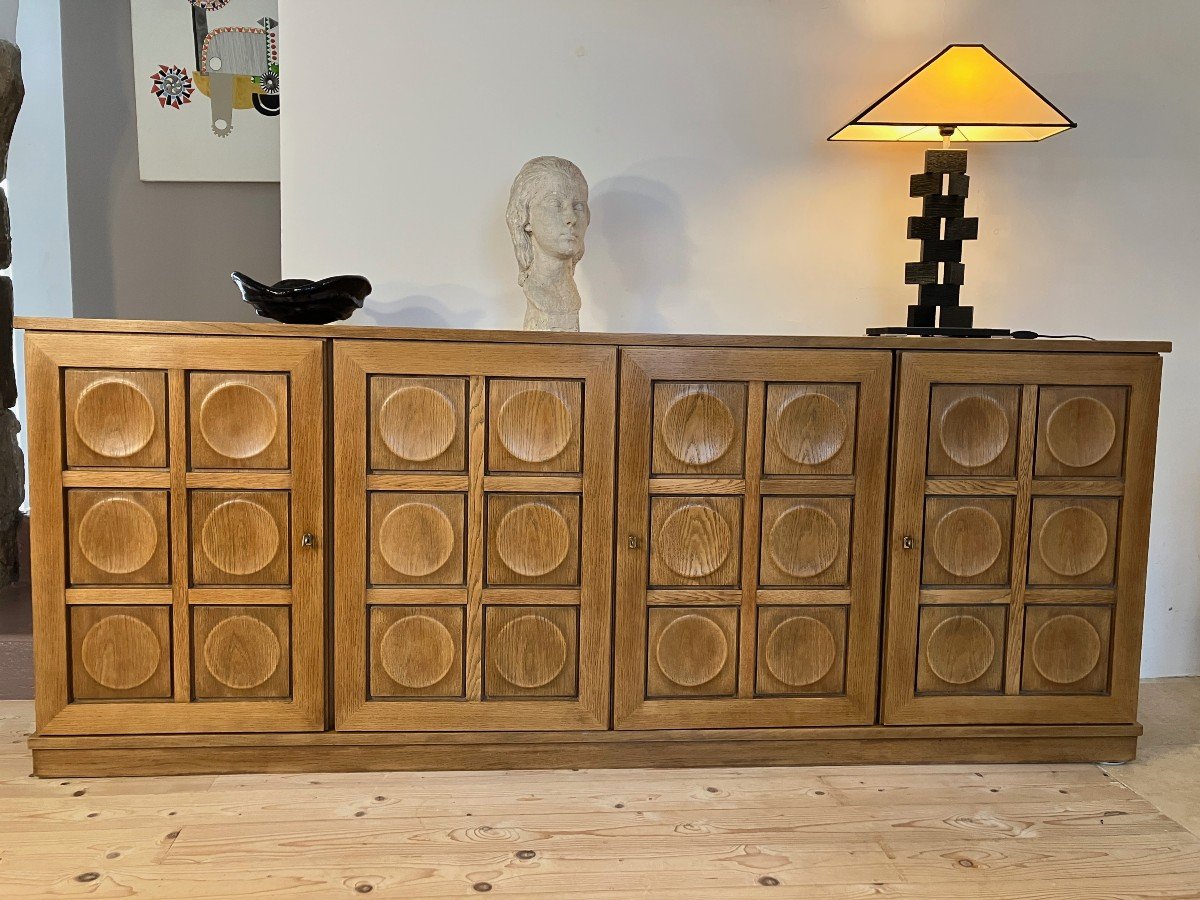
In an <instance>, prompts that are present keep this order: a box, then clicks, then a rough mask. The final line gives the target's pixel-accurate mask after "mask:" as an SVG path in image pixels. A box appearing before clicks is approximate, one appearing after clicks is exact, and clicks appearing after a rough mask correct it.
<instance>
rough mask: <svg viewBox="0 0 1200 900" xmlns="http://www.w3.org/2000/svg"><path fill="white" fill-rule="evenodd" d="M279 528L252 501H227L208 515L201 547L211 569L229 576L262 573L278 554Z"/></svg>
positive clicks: (265, 511)
mask: <svg viewBox="0 0 1200 900" xmlns="http://www.w3.org/2000/svg"><path fill="white" fill-rule="evenodd" d="M279 545H280V535H279V525H278V524H277V523H276V521H275V517H274V516H272V515H271V513H270V512H268V511H267V510H266V508H264V507H263V506H260V505H259V504H258V503H255V502H253V501H251V500H226V501H225V502H224V503H222V504H220V505H219V506H218V507H217V508H216V509H214V510H213V511H212V512H210V513H209V514H208V517H207V518H205V520H204V526H203V527H202V528H201V529H200V546H201V547H202V548H203V550H204V555H205V556H207V557H208V559H209V560H210V561H211V562H212V564H213V565H214V566H216V567H217V568H218V569H220V570H221V571H222V572H228V573H229V574H230V575H252V574H254V573H255V572H261V571H262V570H263V569H265V568H266V567H267V566H268V565H269V564H270V562H271V560H273V559H274V558H275V554H277V553H278V552H279Z"/></svg>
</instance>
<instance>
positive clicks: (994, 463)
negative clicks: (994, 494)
mask: <svg viewBox="0 0 1200 900" xmlns="http://www.w3.org/2000/svg"><path fill="white" fill-rule="evenodd" d="M1019 393H1020V392H1019V389H1018V388H1017V387H1016V386H1013V385H995V384H940V385H936V386H935V387H934V388H933V390H932V392H931V394H930V401H929V405H930V408H929V474H930V475H934V476H937V475H962V476H969V477H972V478H979V477H982V476H989V475H999V476H1008V477H1012V476H1013V475H1014V474H1015V473H1014V467H1015V464H1016V458H1017V456H1016V451H1017V428H1018V422H1017V404H1018V396H1019Z"/></svg>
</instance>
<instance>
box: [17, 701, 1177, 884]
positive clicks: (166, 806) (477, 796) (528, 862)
mask: <svg viewBox="0 0 1200 900" xmlns="http://www.w3.org/2000/svg"><path fill="white" fill-rule="evenodd" d="M14 707H15V708H16V710H14ZM28 708H29V707H28V704H13V703H8V704H2V705H0V835H2V836H3V837H2V838H0V840H3V842H4V848H5V852H4V856H3V858H0V878H2V879H3V883H4V886H5V892H6V895H12V896H18V897H19V896H27V895H28V896H46V895H47V894H50V893H53V892H58V893H79V892H88V891H90V892H94V893H96V894H97V895H104V894H105V893H111V894H117V895H124V896H135V897H138V896H162V895H163V894H164V893H168V894H171V895H176V896H191V897H211V898H221V900H224V898H227V897H231V896H255V895H256V894H259V895H263V896H270V895H271V894H277V895H278V894H282V895H285V896H306V895H313V896H334V895H338V894H345V893H366V890H365V889H366V888H368V887H369V888H371V891H370V893H374V894H383V895H391V894H395V895H398V896H439V895H444V896H462V895H463V894H464V893H468V894H475V893H479V892H480V891H479V890H475V889H474V887H473V886H474V885H477V884H478V885H481V886H482V885H484V884H488V885H492V886H493V887H492V890H491V891H490V893H492V894H512V895H517V896H531V895H538V894H542V895H546V896H554V897H585V896H586V897H593V896H612V897H620V896H628V895H631V894H637V895H641V894H645V893H649V894H651V895H652V896H653V895H662V896H677V897H684V896H686V897H702V898H708V897H713V898H727V897H753V896H761V895H762V892H763V889H764V884H763V883H761V882H760V879H764V878H768V879H773V880H774V881H778V882H779V884H778V885H771V886H774V887H777V888H778V890H779V891H780V892H782V894H783V895H792V894H795V895H800V896H822V897H847V898H849V897H858V898H869V897H880V896H885V897H886V896H894V897H913V898H915V897H925V898H928V897H958V896H965V897H997V898H999V897H1004V898H1022V900H1024V898H1038V900H1066V898H1078V897H1082V896H1086V897H1118V896H1119V897H1126V896H1145V895H1158V896H1166V897H1186V896H1188V895H1189V894H1194V893H1195V890H1194V885H1195V884H1196V883H1197V879H1198V877H1200V875H1198V873H1197V859H1196V847H1197V844H1198V841H1197V839H1196V837H1195V836H1194V835H1192V834H1190V833H1189V832H1188V831H1187V830H1186V829H1185V828H1184V827H1183V826H1182V825H1181V824H1180V823H1179V822H1178V821H1176V820H1174V819H1172V818H1170V817H1168V816H1167V815H1164V814H1163V812H1161V811H1160V810H1159V809H1158V808H1156V806H1155V805H1154V804H1152V803H1150V802H1148V801H1147V800H1146V799H1143V797H1142V796H1140V795H1139V793H1138V792H1135V791H1133V790H1130V789H1129V788H1128V787H1126V786H1125V785H1123V784H1122V783H1121V781H1120V780H1118V778H1117V777H1109V776H1108V775H1106V774H1105V773H1104V772H1102V771H1101V770H1100V769H1098V768H1097V767H1094V766H1082V765H1065V764H1062V763H1050V764H1044V765H1028V764H1026V765H987V766H983V765H981V764H979V763H973V764H971V765H950V764H939V765H930V764H925V765H911V766H902V765H895V764H890V765H860V766H857V767H855V768H841V767H830V766H813V767H808V768H792V769H786V770H780V769H758V768H754V767H751V766H750V765H749V763H748V760H752V759H759V758H771V757H773V756H776V755H783V754H784V752H785V751H784V749H782V748H779V747H778V742H779V741H780V738H779V737H775V738H770V739H767V740H765V741H759V742H758V743H759V744H761V746H758V747H756V746H753V745H750V744H751V743H752V742H749V741H743V742H741V743H740V744H739V745H738V746H736V747H733V746H729V745H728V743H727V742H728V734H726V735H725V737H724V738H723V739H714V740H712V741H711V746H708V745H706V747H704V748H700V749H701V751H705V752H707V751H713V752H714V753H715V754H716V755H715V757H714V761H713V762H711V763H709V762H706V761H705V759H704V756H705V752H697V750H696V747H695V744H694V742H690V740H691V739H690V738H684V739H682V740H681V739H678V738H675V737H670V736H668V735H667V734H665V733H660V734H659V735H658V737H660V738H661V739H660V740H658V741H651V742H650V743H648V744H644V745H643V746H642V747H640V748H638V749H636V751H635V750H632V749H627V748H626V746H624V745H628V744H629V743H630V737H629V736H628V735H616V736H615V737H617V738H619V739H620V740H617V741H615V742H614V743H615V744H616V745H617V746H618V747H620V749H619V750H617V749H610V750H608V751H602V752H601V753H597V752H595V751H594V750H593V749H592V748H590V747H589V748H586V752H587V757H588V758H590V759H592V760H593V761H597V760H600V759H602V758H603V757H604V756H605V755H608V756H616V755H623V756H624V757H625V758H626V759H627V760H632V759H634V758H638V757H640V758H643V759H650V758H652V757H653V758H657V759H675V758H677V757H678V756H680V755H681V754H682V753H683V751H685V750H690V751H691V753H690V761H689V762H688V763H687V764H688V765H689V766H691V768H684V769H677V770H672V769H670V768H664V767H661V765H660V767H659V768H654V769H637V768H625V769H621V770H614V771H604V770H597V769H585V770H584V771H576V772H563V771H533V770H524V771H522V770H513V769H512V768H511V757H512V755H513V754H514V753H522V754H524V752H525V751H526V750H527V748H528V750H529V751H530V753H529V757H528V758H529V759H530V760H531V761H532V762H531V764H536V765H544V764H545V763H546V762H547V761H548V760H549V754H547V753H546V751H545V750H544V749H539V747H540V745H539V744H529V745H522V746H517V747H515V748H514V747H511V746H510V747H506V748H504V749H503V750H502V749H501V748H499V747H497V745H496V744H495V736H494V735H483V736H482V737H484V738H485V739H486V740H485V741H483V742H482V743H480V744H478V745H476V746H477V747H478V748H479V750H478V754H477V756H476V757H475V758H476V759H477V760H479V761H480V762H486V763H490V764H491V765H493V766H498V767H500V769H501V770H497V771H479V772H463V771H449V772H446V773H444V774H442V773H437V772H432V771H431V772H423V773H411V772H403V771H394V769H395V768H396V763H397V761H400V760H405V759H407V760H410V761H411V762H413V763H423V762H428V763H434V764H435V763H436V762H437V761H438V760H442V764H443V765H449V764H453V765H456V766H458V767H460V768H461V767H462V766H463V765H465V764H466V763H467V762H468V760H469V757H470V748H469V747H468V748H466V749H464V748H462V747H455V746H454V745H451V746H449V747H447V743H446V741H445V737H444V736H441V735H425V736H421V737H420V738H419V739H420V740H422V741H426V742H427V743H416V744H412V745H408V746H405V745H402V744H398V743H396V741H397V739H398V736H396V735H341V736H338V735H310V736H304V735H297V734H279V735H271V736H267V735H258V736H251V735H227V736H224V737H223V738H221V740H222V741H224V743H223V744H222V745H221V746H220V747H216V748H212V749H211V751H208V752H198V753H197V752H188V751H186V750H185V749H181V746H182V747H186V745H180V744H179V742H180V741H184V740H187V738H186V737H183V736H174V737H172V736H165V735H164V736H157V737H154V736H151V737H136V736H130V737H124V738H122V737H118V736H114V737H109V738H100V739H96V738H75V739H65V738H58V739H53V741H54V742H55V743H57V744H62V743H63V742H64V741H68V740H71V741H74V742H77V743H79V744H80V745H81V747H76V748H74V749H71V748H67V747H62V749H56V750H53V749H45V748H39V749H38V750H36V751H35V752H36V754H37V758H36V761H35V764H36V765H37V766H38V767H39V769H40V770H41V771H43V772H44V773H45V774H46V775H51V774H54V775H59V776H63V777H55V778H50V777H47V778H43V779H31V778H29V777H27V776H28V774H29V772H30V764H31V760H30V756H29V753H28V751H27V750H26V749H25V748H24V746H23V742H21V741H20V740H19V738H21V737H22V735H23V732H25V731H27V730H28V729H29V728H30V727H31V725H32V722H31V720H30V717H29V714H28V713H27V712H26V710H28ZM14 712H16V715H14ZM851 730H852V731H859V730H858V729H851ZM908 730H909V729H904V728H900V729H897V731H899V732H900V733H905V732H906V731H908ZM927 730H930V729H927ZM934 730H936V729H934ZM981 730H982V729H981ZM999 730H1000V731H1003V729H999ZM1091 730H1092V732H1093V733H1096V732H1098V731H1099V729H1091ZM809 731H814V730H811V729H810V730H809ZM815 731H823V732H825V733H826V734H828V732H829V731H830V729H819V730H815ZM472 737H474V738H478V737H481V736H480V735H474V736H472ZM534 737H535V738H536V739H537V740H539V741H542V742H545V741H555V742H558V741H562V740H563V739H564V737H565V736H563V735H556V734H545V733H543V734H540V735H536V736H534ZM808 737H811V738H812V739H813V740H814V742H815V743H813V744H809V743H807V742H803V743H798V742H793V747H792V749H793V751H794V752H795V753H796V754H797V755H798V754H802V753H806V752H807V751H813V755H814V758H819V757H820V755H822V754H830V753H832V752H833V750H832V749H831V747H830V744H835V743H836V744H842V745H845V746H844V748H843V749H844V752H846V753H849V754H854V755H864V756H865V755H866V754H868V753H871V752H873V751H879V750H886V751H888V752H889V753H892V754H894V755H893V756H891V757H890V758H889V759H887V760H886V761H887V762H891V763H894V762H895V761H897V760H903V759H912V758H913V757H914V756H916V755H917V754H919V753H927V754H929V756H930V757H931V758H932V757H934V756H936V755H947V754H949V753H950V752H952V751H953V752H962V751H963V750H964V749H967V748H966V747H965V746H964V745H961V744H955V743H951V742H950V741H947V739H946V738H947V735H946V734H945V733H944V732H939V737H940V745H941V749H939V748H938V746H937V744H938V742H935V741H931V740H916V741H913V740H909V743H910V744H912V746H911V747H910V748H908V749H906V748H905V747H897V746H896V745H897V744H900V743H902V741H899V740H896V741H888V742H886V743H885V744H882V745H875V744H867V743H865V742H863V741H862V738H861V736H856V737H854V738H853V739H849V740H840V741H830V740H828V739H827V738H826V739H822V738H821V737H820V735H819V734H810V735H808ZM335 738H336V739H338V740H346V739H347V738H352V739H353V740H356V741H358V743H357V744H341V745H336V746H335V745H332V744H331V745H329V746H324V747H323V749H320V748H319V749H318V750H317V752H316V754H314V755H313V756H312V758H311V759H301V758H300V755H299V754H298V752H297V750H296V748H297V746H298V743H299V742H300V741H304V740H315V741H332V740H333V739H335ZM381 739H384V740H389V741H391V743H380V742H379V741H380V740H381ZM37 740H38V742H39V743H40V742H44V741H50V740H51V739H37ZM97 740H99V741H106V742H109V743H110V744H112V745H113V746H110V747H109V749H107V750H103V749H100V748H99V747H98V746H97V745H96V744H95V742H96V741H97ZM639 740H645V736H639ZM985 740H986V741H990V742H991V743H993V744H994V745H996V747H995V750H994V751H993V752H999V753H1002V754H1007V755H1011V756H1013V757H1014V758H1020V757H1022V756H1027V755H1036V754H1037V752H1038V751H1039V750H1042V751H1044V752H1047V753H1059V754H1061V753H1062V752H1064V750H1065V751H1067V752H1078V751H1080V750H1081V749H1082V744H1081V743H1080V740H1081V739H1080V738H1079V737H1078V736H1075V737H1071V736H1069V733H1064V734H1061V735H1059V736H1057V737H1051V736H1049V735H1047V736H1045V737H1042V738H1030V739H1029V740H1028V741H1026V742H1023V743H1021V744H1014V742H1013V739H1012V738H1011V737H997V736H995V735H986V736H985V737H984V738H983V739H981V740H980V741H979V742H978V743H982V742H983V741H985ZM1083 740H1087V741H1090V742H1091V747H1090V749H1091V750H1093V751H1100V750H1114V749H1117V748H1116V747H1112V746H1110V747H1103V746H1101V745H1100V743H1099V742H1100V741H1103V740H1111V739H1110V738H1098V737H1093V738H1086V739H1083ZM1116 740H1122V738H1120V737H1119V736H1116ZM1124 740H1128V739H1127V738H1125V739H1124ZM135 741H142V742H145V743H146V744H147V746H146V747H145V748H143V750H145V751H148V752H146V753H145V755H144V756H143V755H142V751H131V749H130V748H125V747H120V746H117V745H118V744H119V743H121V742H125V743H130V742H135ZM253 741H274V742H276V745H275V746H270V745H267V744H259V745H255V744H254V743H252V742H253ZM172 743H174V744H175V745H176V746H172ZM1054 743H1057V745H1058V747H1057V749H1056V748H1055V747H1054V746H1052V745H1053V744H1054ZM83 745H88V746H91V747H92V748H93V749H91V750H88V749H84V748H82V747H83ZM150 745H157V747H151V746H150ZM676 745H677V746H676ZM748 745H749V746H748ZM132 753H137V755H138V756H139V758H140V760H141V761H142V762H143V764H144V770H145V771H146V772H147V773H153V774H155V775H156V776H157V777H148V778H115V779H108V778H102V779H95V780H89V781H79V780H77V779H76V778H75V777H73V776H74V775H75V774H76V773H77V772H78V771H79V769H78V767H79V766H80V765H81V764H83V763H84V762H85V760H86V761H88V762H92V763H95V764H96V765H97V767H98V768H103V767H110V768H111V767H114V766H119V765H120V764H121V763H120V757H121V756H124V757H125V759H126V760H127V759H128V758H129V757H130V756H131V755H132ZM89 754H90V758H89V756H88V755H89ZM251 754H253V756H254V758H255V760H256V761H257V762H258V763H259V764H260V765H261V766H263V767H266V766H269V767H271V768H275V769H280V770H283V769H285V768H288V767H291V768H293V769H296V768H303V769H304V770H306V771H307V772H308V773H310V774H300V775H287V774H275V775H263V774H254V775H215V774H208V775H198V776H186V777H173V776H171V775H169V774H167V773H169V771H170V769H171V768H172V767H176V768H178V767H179V765H180V764H181V763H182V762H184V761H185V760H186V758H187V757H188V756H194V757H198V758H200V759H202V760H203V765H204V766H205V767H207V768H209V769H210V770H212V771H213V772H216V771H220V770H229V769H231V768H236V767H237V766H238V763H244V762H245V761H246V759H247V758H248V757H250V756H251ZM738 754H741V756H740V758H739V755H738ZM506 755H507V756H508V760H507V761H505V758H504V757H505V756H506ZM584 755H585V750H584V748H578V749H576V750H574V751H570V750H569V748H568V750H567V753H566V754H565V756H566V757H573V758H574V761H581V760H582V759H583V758H584ZM880 761H885V760H880ZM723 763H731V764H732V765H733V766H734V767H733V768H730V769H719V768H711V766H715V765H720V764H723ZM654 764H655V763H654V762H653V761H651V762H648V763H647V765H654ZM699 766H709V767H707V768H701V767H699ZM352 767H360V768H375V769H381V768H391V769H393V771H390V772H382V771H381V772H378V773H372V774H362V773H361V772H357V773H356V772H350V771H347V772H346V773H345V774H339V773H338V770H345V769H348V768H352ZM243 768H245V766H243ZM56 769H57V771H56ZM317 769H319V770H320V771H321V772H322V773H323V774H319V775H314V774H311V772H312V771H314V770H317ZM1128 771H1130V770H1129V769H1122V770H1118V772H1120V773H1126V772H1128ZM1122 778H1123V776H1122ZM63 782H67V783H66V784H64V783H63ZM80 792H81V793H80ZM515 798H519V800H516V799H515ZM531 854H532V855H531ZM966 863H970V865H967V864H966ZM90 873H95V877H94V878H93V877H92V875H91V874H90ZM80 876H86V878H84V880H78V879H79V878H80ZM88 879H91V880H88Z"/></svg>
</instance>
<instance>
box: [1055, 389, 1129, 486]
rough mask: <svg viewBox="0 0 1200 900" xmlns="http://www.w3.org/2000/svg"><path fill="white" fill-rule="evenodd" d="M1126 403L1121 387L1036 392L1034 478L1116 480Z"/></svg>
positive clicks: (1120, 458) (1118, 471)
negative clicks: (1101, 478) (1036, 476)
mask: <svg viewBox="0 0 1200 900" xmlns="http://www.w3.org/2000/svg"><path fill="white" fill-rule="evenodd" d="M1126 403H1127V391H1126V389H1125V388H1124V387H1091V386H1070V387H1062V386H1054V387H1043V388H1042V389H1041V390H1039V391H1038V439H1037V457H1036V460H1037V461H1036V469H1035V471H1036V473H1037V474H1038V475H1039V476H1049V477H1064V476H1065V477H1081V478H1082V477H1086V478H1096V477H1104V476H1116V475H1120V474H1121V468H1122V463H1123V462H1124V450H1125V405H1126Z"/></svg>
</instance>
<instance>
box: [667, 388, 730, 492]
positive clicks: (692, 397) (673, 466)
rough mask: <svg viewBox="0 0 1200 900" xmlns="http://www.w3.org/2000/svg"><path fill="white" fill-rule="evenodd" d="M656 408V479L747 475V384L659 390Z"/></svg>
mask: <svg viewBox="0 0 1200 900" xmlns="http://www.w3.org/2000/svg"><path fill="white" fill-rule="evenodd" d="M653 403H654V432H653V434H654V452H653V457H652V461H653V465H652V469H651V471H652V472H653V473H654V474H656V475H682V474H687V475H738V474H741V472H742V468H743V459H744V456H745V440H746V386H745V385H744V384H734V383H725V382H685V383H665V384H656V385H655V386H654V400H653Z"/></svg>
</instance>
